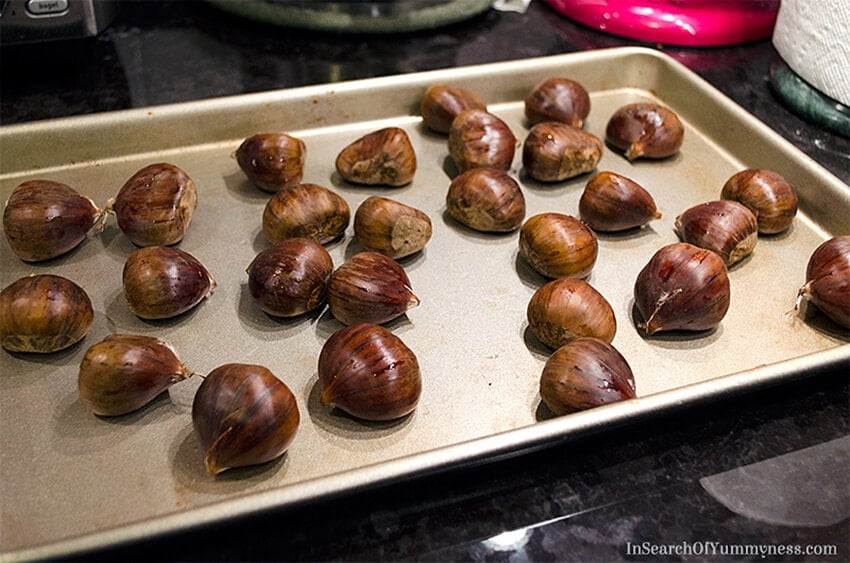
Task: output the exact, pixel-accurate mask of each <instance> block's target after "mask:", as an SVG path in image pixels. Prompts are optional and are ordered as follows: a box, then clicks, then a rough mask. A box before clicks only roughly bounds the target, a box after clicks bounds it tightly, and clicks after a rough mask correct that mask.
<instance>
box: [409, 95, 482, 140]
mask: <svg viewBox="0 0 850 563" xmlns="http://www.w3.org/2000/svg"><path fill="white" fill-rule="evenodd" d="M468 109H483V110H486V109H487V104H485V103H484V100H482V99H481V97H480V96H479V95H478V94H476V93H475V92H472V91H471V90H467V89H465V88H459V87H457V86H450V85H447V84H434V85H432V86H429V87H428V88H427V89H426V90H425V95H424V96H422V101H421V102H420V104H419V113H421V114H422V122H423V123H424V124H425V126H426V127H428V128H429V129H431V130H432V131H436V132H437V133H448V132H449V129H451V126H452V121H453V120H454V118H455V117H457V116H458V114H460V113H461V112H463V111H465V110H468Z"/></svg>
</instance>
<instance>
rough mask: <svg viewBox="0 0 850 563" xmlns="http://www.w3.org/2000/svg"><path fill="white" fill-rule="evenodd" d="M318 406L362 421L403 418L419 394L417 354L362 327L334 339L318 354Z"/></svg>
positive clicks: (378, 330)
mask: <svg viewBox="0 0 850 563" xmlns="http://www.w3.org/2000/svg"><path fill="white" fill-rule="evenodd" d="M318 371H319V383H320V384H321V386H322V395H321V402H322V404H323V405H325V406H328V407H337V408H339V409H341V410H343V411H345V412H347V413H348V414H350V415H352V416H355V417H357V418H362V419H364V420H374V421H388V420H395V419H397V418H400V417H402V416H405V415H408V414H410V413H411V412H413V410H414V409H415V408H416V406H417V404H418V403H419V397H420V395H421V393H422V376H421V374H420V370H419V361H418V360H417V359H416V354H414V353H413V351H412V350H411V349H410V348H408V347H407V345H405V343H404V342H403V341H402V340H401V338H399V337H398V336H396V335H394V334H393V333H392V332H390V331H389V330H387V329H385V328H384V327H382V326H379V325H375V324H370V323H363V324H357V325H354V326H349V327H345V328H343V329H340V330H338V331H336V332H335V333H333V334H332V335H331V337H330V338H328V340H327V342H325V344H324V346H323V347H322V351H321V353H320V354H319V369H318Z"/></svg>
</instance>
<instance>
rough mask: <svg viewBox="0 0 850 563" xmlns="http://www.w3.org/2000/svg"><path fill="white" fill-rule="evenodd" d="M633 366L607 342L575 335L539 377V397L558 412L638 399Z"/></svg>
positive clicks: (559, 350)
mask: <svg viewBox="0 0 850 563" xmlns="http://www.w3.org/2000/svg"><path fill="white" fill-rule="evenodd" d="M635 396H636V394H635V379H634V375H633V374H632V369H631V367H629V364H628V362H626V359H625V358H624V357H623V355H622V354H620V352H619V351H618V350H617V349H616V348H614V347H613V346H612V345H611V344H609V343H608V342H605V341H603V340H599V339H597V338H592V337H582V338H576V339H575V340H572V341H571V342H569V343H567V344H565V345H563V346H561V347H560V348H558V349H557V350H555V353H554V354H552V355H551V356H550V357H549V359H548V360H546V365H545V366H543V373H542V374H541V376H540V397H541V399H543V402H544V403H545V404H546V406H547V407H549V410H551V411H552V412H553V413H554V414H556V415H559V416H561V415H565V414H570V413H573V412H577V411H582V410H586V409H591V408H594V407H600V406H602V405H607V404H611V403H616V402H619V401H624V400H627V399H633V398H635Z"/></svg>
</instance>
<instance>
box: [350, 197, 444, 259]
mask: <svg viewBox="0 0 850 563" xmlns="http://www.w3.org/2000/svg"><path fill="white" fill-rule="evenodd" d="M354 236H356V237H357V240H359V241H360V243H361V244H362V245H363V248H365V249H366V250H371V251H374V252H380V253H381V254H386V255H387V256H389V257H390V258H394V259H399V258H404V257H405V256H410V255H411V254H414V253H416V252H419V251H420V250H422V249H423V248H424V247H425V245H426V244H427V243H428V241H429V240H431V219H430V217H428V215H426V214H425V212H424V211H420V210H419V209H416V208H414V207H411V206H409V205H407V204H404V203H401V202H400V201H396V200H394V199H390V198H387V197H380V196H370V197H368V198H366V199H365V200H363V202H362V203H361V204H360V205H359V206H358V207H357V211H356V212H355V213H354Z"/></svg>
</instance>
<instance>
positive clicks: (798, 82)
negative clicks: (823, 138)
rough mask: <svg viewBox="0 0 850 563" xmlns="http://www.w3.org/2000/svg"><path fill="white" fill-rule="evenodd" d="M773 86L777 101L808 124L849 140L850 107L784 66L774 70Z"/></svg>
mask: <svg viewBox="0 0 850 563" xmlns="http://www.w3.org/2000/svg"><path fill="white" fill-rule="evenodd" d="M770 85H771V87H772V88H773V91H774V92H775V93H776V95H777V97H779V99H780V100H782V102H783V103H784V104H785V105H787V106H788V107H789V108H790V109H791V110H792V111H794V112H795V113H797V114H798V115H800V117H802V118H803V119H805V120H806V121H809V122H811V123H814V124H816V125H820V126H821V127H823V128H824V129H827V130H829V131H832V132H833V133H837V134H839V135H841V136H844V137H848V138H850V107H848V106H846V105H844V104H842V103H841V102H839V101H837V100H833V99H832V98H830V97H828V96H826V95H824V94H822V93H821V92H820V91H818V90H817V89H815V88H814V87H813V86H812V85H810V84H809V83H808V82H806V81H805V80H803V79H802V78H800V76H799V75H798V74H797V73H795V72H794V71H793V70H791V68H790V67H789V66H788V65H787V64H785V63H784V62H778V63H774V64H773V66H771V68H770Z"/></svg>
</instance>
